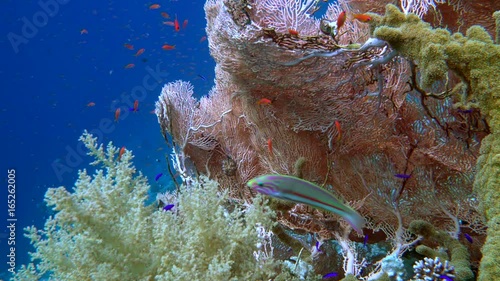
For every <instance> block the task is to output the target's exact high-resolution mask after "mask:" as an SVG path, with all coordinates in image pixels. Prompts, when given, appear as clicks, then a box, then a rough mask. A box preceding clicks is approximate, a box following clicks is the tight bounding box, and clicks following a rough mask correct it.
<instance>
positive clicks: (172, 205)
mask: <svg viewBox="0 0 500 281" xmlns="http://www.w3.org/2000/svg"><path fill="white" fill-rule="evenodd" d="M173 207H174V204H168V205H167V206H165V207H163V211H165V212H166V211H170V210H172V208H173Z"/></svg>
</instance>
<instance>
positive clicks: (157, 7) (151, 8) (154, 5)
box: [149, 4, 161, 10]
mask: <svg viewBox="0 0 500 281" xmlns="http://www.w3.org/2000/svg"><path fill="white" fill-rule="evenodd" d="M160 7H161V6H160V4H152V5H151V6H149V9H150V10H156V9H159V8H160Z"/></svg>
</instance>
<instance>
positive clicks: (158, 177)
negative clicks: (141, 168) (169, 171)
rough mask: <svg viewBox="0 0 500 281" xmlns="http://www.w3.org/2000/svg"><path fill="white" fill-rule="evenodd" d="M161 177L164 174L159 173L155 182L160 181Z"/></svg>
mask: <svg viewBox="0 0 500 281" xmlns="http://www.w3.org/2000/svg"><path fill="white" fill-rule="evenodd" d="M161 176H163V173H159V174H158V175H156V177H155V181H158V180H159V179H160V178H161Z"/></svg>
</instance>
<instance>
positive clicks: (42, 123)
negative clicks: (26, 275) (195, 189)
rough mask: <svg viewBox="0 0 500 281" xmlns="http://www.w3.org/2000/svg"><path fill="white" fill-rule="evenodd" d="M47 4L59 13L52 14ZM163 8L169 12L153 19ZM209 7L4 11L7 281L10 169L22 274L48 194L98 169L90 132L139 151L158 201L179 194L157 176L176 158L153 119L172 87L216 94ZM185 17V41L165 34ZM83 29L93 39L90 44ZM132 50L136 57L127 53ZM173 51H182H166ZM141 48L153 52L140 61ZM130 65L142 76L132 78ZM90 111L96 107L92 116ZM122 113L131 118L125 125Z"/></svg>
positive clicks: (88, 4)
mask: <svg viewBox="0 0 500 281" xmlns="http://www.w3.org/2000/svg"><path fill="white" fill-rule="evenodd" d="M41 3H50V5H48V6H47V5H46V7H45V8H44V5H41ZM155 3H158V4H160V6H161V7H160V8H159V9H156V10H151V9H149V6H150V5H151V4H155ZM203 5H204V1H201V0H199V1H168V0H167V1H165V0H162V1H161V2H154V1H153V2H148V1H138V0H130V1H96V0H94V1H75V0H69V1H63V0H59V2H56V0H53V1H41V2H38V1H4V5H3V9H1V10H0V15H1V16H0V18H1V19H2V24H1V25H0V29H1V35H2V36H1V37H0V44H1V50H2V52H1V60H0V61H1V62H2V63H1V64H0V75H1V76H0V77H1V82H2V88H1V96H2V100H1V101H0V126H1V132H2V146H1V147H2V149H3V153H2V157H1V159H2V161H1V162H0V163H1V167H0V175H1V177H2V178H3V180H2V186H1V187H0V190H1V191H0V194H1V197H0V214H1V215H0V220H1V223H0V226H1V229H0V253H1V257H0V264H1V266H0V273H2V274H3V275H0V278H5V277H6V269H7V268H8V265H7V261H8V258H7V254H9V253H10V249H9V248H10V247H12V246H13V245H10V246H9V245H8V243H9V242H8V241H9V240H8V239H7V238H8V237H9V235H10V234H11V233H10V232H9V229H8V228H7V225H8V224H9V223H10V222H8V221H7V218H8V217H7V216H8V211H9V210H8V209H9V207H8V204H7V191H8V170H9V169H14V170H15V179H14V180H15V196H16V197H15V199H16V204H15V218H16V219H17V221H16V222H15V226H16V229H15V240H14V241H15V263H16V267H18V266H20V265H21V264H25V263H27V262H28V255H27V252H28V251H29V250H33V248H32V247H31V246H30V244H29V241H28V239H26V238H24V237H23V232H24V231H23V230H22V229H23V228H24V227H26V226H29V225H35V226H37V227H39V228H42V227H43V224H44V222H45V219H46V218H47V216H48V215H49V214H50V210H49V209H48V208H47V207H46V206H45V204H44V203H43V195H44V193H45V191H46V190H47V188H49V187H57V186H61V185H63V186H66V187H67V188H71V187H72V186H73V184H74V182H75V180H76V178H77V170H78V169H83V168H89V166H88V164H87V163H88V162H89V160H90V158H89V157H87V156H85V155H82V152H81V151H82V150H81V145H79V142H78V137H79V136H80V135H81V134H82V132H83V131H84V130H85V129H86V130H89V131H92V132H94V133H95V134H96V135H97V136H99V141H100V142H104V143H107V142H109V141H112V142H113V143H114V144H115V145H116V146H118V147H122V146H125V147H127V148H128V149H131V150H133V153H134V154H135V156H136V158H135V160H134V163H135V165H136V167H137V168H138V170H139V171H141V172H142V173H143V174H145V175H146V176H147V177H148V178H149V182H150V184H151V186H152V189H153V190H152V193H154V192H156V191H158V190H164V189H165V188H166V187H167V186H169V179H168V177H166V176H164V177H162V178H160V180H159V181H158V182H155V181H154V177H155V175H156V174H158V173H160V172H165V171H166V170H165V169H166V163H165V154H166V153H168V148H167V146H166V144H165V141H164V140H163V137H162V136H161V134H160V128H159V125H158V123H157V118H156V116H155V115H154V114H152V113H151V111H152V110H153V109H154V103H155V101H156V100H157V98H158V95H159V94H160V91H161V88H162V86H163V85H164V84H165V83H168V82H172V81H175V80H178V79H182V80H188V81H191V83H193V85H194V89H195V93H196V95H197V96H202V95H206V94H207V93H208V91H209V90H210V89H211V87H212V86H213V80H214V66H215V63H214V61H213V59H212V58H211V57H210V55H209V50H208V44H207V41H203V42H200V39H201V37H203V36H205V26H206V21H205V15H204V11H203ZM161 12H166V13H168V14H169V15H170V17H171V18H170V19H166V18H164V17H163V16H162V15H161V14H160V13H161ZM175 15H177V17H178V20H179V23H180V25H181V30H180V31H179V32H176V31H175V30H174V27H172V26H169V25H165V24H163V22H164V21H173V20H174V18H175ZM185 19H187V20H188V23H187V26H186V28H185V29H183V28H182V24H183V22H184V20H185ZM82 29H86V30H87V31H88V33H87V34H85V33H84V32H83V34H82ZM125 43H128V44H131V45H133V46H134V50H129V49H127V48H125V47H124V44H125ZM163 44H170V45H175V49H174V50H169V51H166V50H162V49H161V46H162V45H163ZM141 48H144V49H145V52H144V53H143V54H142V55H140V56H138V57H135V56H134V54H135V53H136V51H137V50H139V49H141ZM130 63H133V64H135V67H134V68H130V69H125V68H124V66H125V65H127V64H130ZM199 75H202V76H203V77H205V78H206V80H204V79H202V78H200V76H199ZM134 100H138V101H139V111H138V112H129V111H128V110H127V109H128V108H129V107H132V106H133V102H134ZM90 102H93V103H95V106H87V105H88V104H89V103H90ZM118 107H120V108H121V113H122V114H121V118H120V120H119V122H117V123H115V122H114V111H115V109H116V108H118ZM90 169H93V168H90ZM11 180H13V179H11ZM11 190H12V188H11ZM10 241H13V240H10ZM11 243H12V242H11Z"/></svg>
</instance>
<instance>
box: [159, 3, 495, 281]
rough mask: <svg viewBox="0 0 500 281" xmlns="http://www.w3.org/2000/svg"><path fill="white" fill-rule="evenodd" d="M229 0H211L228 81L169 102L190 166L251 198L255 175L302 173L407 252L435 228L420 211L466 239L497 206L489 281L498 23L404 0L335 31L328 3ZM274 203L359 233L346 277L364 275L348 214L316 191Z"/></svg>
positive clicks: (315, 226) (165, 127)
mask: <svg viewBox="0 0 500 281" xmlns="http://www.w3.org/2000/svg"><path fill="white" fill-rule="evenodd" d="M226 2H227V1H226ZM226 2H222V1H216V0H210V1H207V3H206V5H205V11H206V15H207V20H208V26H207V34H208V40H209V46H210V50H211V54H212V56H213V57H214V59H215V60H216V62H217V66H216V82H217V83H216V86H215V87H214V88H213V89H212V91H211V92H210V93H209V95H208V96H206V97H203V98H201V100H200V101H199V102H197V101H196V100H195V99H194V98H193V89H192V87H191V86H190V84H189V83H186V82H182V81H176V82H173V83H170V84H168V85H167V86H165V88H164V89H163V90H162V95H161V96H160V97H159V101H158V103H157V107H156V112H157V115H158V121H159V123H160V126H161V128H162V132H163V134H164V136H165V138H166V140H167V142H168V143H169V144H170V145H171V146H172V147H173V148H174V155H173V160H174V161H173V162H174V168H175V169H176V170H179V171H180V172H181V175H183V177H184V179H185V180H189V179H190V178H192V177H193V175H195V174H196V173H197V172H200V173H204V174H207V175H209V177H210V178H213V179H216V180H217V181H218V182H219V183H220V185H221V188H223V189H227V190H229V195H230V196H231V198H233V199H234V200H242V201H243V200H251V199H252V198H253V197H254V196H255V194H253V193H252V192H250V191H249V190H248V189H247V188H246V187H245V183H246V182H247V181H248V180H250V179H251V178H253V177H256V176H258V175H262V174H285V175H296V176H299V177H301V178H303V179H306V180H308V181H311V182H314V183H316V184H317V185H319V186H322V187H324V188H325V189H327V190H329V191H331V192H332V193H335V194H336V195H337V196H338V197H340V198H341V199H343V201H344V202H347V203H349V204H350V205H351V206H353V208H355V209H357V210H358V211H359V212H360V213H362V215H364V216H365V218H366V220H367V221H368V226H367V228H368V229H370V230H372V231H373V232H372V234H373V235H374V236H376V235H377V234H376V233H377V232H378V231H382V232H383V234H384V235H382V236H378V237H379V238H378V239H379V240H378V241H381V240H384V239H389V240H391V241H392V243H393V247H394V248H393V250H392V251H390V253H388V257H390V256H392V257H394V258H397V257H400V256H401V255H402V254H403V253H404V252H405V251H406V250H408V249H411V248H413V247H414V246H415V245H416V244H417V243H419V241H420V239H422V237H420V238H415V237H412V236H411V234H410V233H409V231H408V226H409V224H410V222H411V221H414V220H419V219H423V220H425V221H427V222H429V223H430V224H432V225H439V226H440V229H441V230H443V231H448V232H449V233H450V234H449V237H450V239H455V240H457V239H458V238H459V234H460V233H461V231H463V229H465V228H469V230H470V231H473V232H474V233H475V235H478V236H484V235H485V234H486V230H485V229H486V227H485V224H486V220H488V227H489V228H488V238H487V240H486V244H485V247H484V248H483V254H484V257H483V260H482V263H481V269H480V274H481V275H480V278H482V280H489V279H488V278H490V277H488V276H490V274H493V273H492V272H494V271H495V269H494V268H493V266H494V264H498V260H495V259H496V258H495V255H494V254H493V251H495V249H497V248H495V246H494V242H493V241H494V240H495V239H498V238H497V235H499V234H498V233H499V230H498V223H497V222H496V221H497V220H498V217H499V216H498V210H497V209H496V208H497V207H496V206H499V205H500V204H498V203H497V201H495V200H497V199H496V198H497V197H495V195H494V193H497V192H498V183H497V180H496V179H497V178H498V177H496V174H497V173H498V171H497V169H495V168H494V167H495V163H496V162H497V160H498V159H496V158H497V157H495V155H496V154H498V152H497V151H496V150H497V149H498V147H500V146H499V144H497V142H498V140H497V138H496V137H495V136H496V132H498V120H497V119H498V116H500V115H499V113H498V112H497V111H498V109H497V107H498V102H496V100H495V97H496V96H495V93H498V92H500V91H499V89H498V87H499V85H498V81H500V77H499V74H498V73H499V72H498V69H500V66H499V65H498V62H499V57H500V56H499V51H498V45H495V44H494V42H493V40H492V39H491V36H490V34H488V32H487V31H486V30H485V29H483V28H481V27H479V26H472V27H470V28H469V29H468V30H467V33H466V34H465V35H462V34H461V33H455V34H451V33H450V32H449V31H448V30H445V29H440V28H433V27H432V26H431V25H430V24H428V23H426V22H425V21H422V20H421V19H420V18H419V17H418V16H417V15H414V14H405V13H402V12H400V11H399V10H398V8H397V7H395V6H392V5H388V6H387V7H386V13H385V15H377V14H373V13H369V14H367V15H366V16H368V17H369V18H370V20H369V21H368V24H366V23H361V22H359V21H353V20H349V21H347V22H346V24H345V25H344V26H343V27H341V28H340V30H338V32H334V34H336V35H335V36H334V37H332V36H329V35H322V34H320V31H319V24H318V23H319V21H318V20H316V19H314V18H313V17H310V16H308V14H310V13H311V10H313V11H314V9H315V7H314V4H313V3H314V1H298V0H261V1H234V2H238V3H239V4H234V3H232V7H239V8H238V9H239V10H238V9H236V10H235V9H234V8H231V9H229V10H230V11H232V12H231V13H228V12H227V9H226V8H225V6H224V5H225V4H224V3H226ZM359 2H363V1H347V0H342V1H338V2H337V3H336V4H330V5H329V7H328V11H327V13H326V15H325V18H326V19H328V20H330V21H334V20H335V19H336V18H337V17H338V16H339V14H340V13H341V11H347V13H348V14H352V13H354V12H364V11H366V10H368V8H366V9H363V10H361V11H360V10H359V9H357V8H354V9H356V10H353V8H351V7H357V6H356V3H359ZM422 2H424V1H416V2H415V3H422ZM430 2H432V1H430ZM435 2H443V1H435ZM280 3H281V4H280ZM286 3H288V4H289V5H285V4H286ZM364 3H365V4H367V3H368V2H367V1H364ZM427 3H429V2H427ZM240 4H242V5H240ZM243 4H244V5H243ZM282 4H283V5H282ZM351 4H353V5H352V6H351ZM407 4H408V3H407ZM226 5H227V4H226ZM440 5H441V4H436V7H437V9H439V7H440ZM406 8H407V9H406V11H412V9H413V10H414V11H420V10H419V9H420V8H419V7H406ZM427 8H428V7H427ZM431 10H433V9H432V8H431V9H426V11H431ZM234 11H238V13H234ZM235 15H237V17H238V19H235V18H233V17H235ZM242 15H244V17H245V18H248V19H249V20H250V23H245V24H241V20H240V18H241V17H242ZM420 16H423V14H421V15H420ZM487 16H488V17H490V19H492V18H491V14H490V15H487ZM481 17H484V14H481ZM492 20H493V19H492ZM490 31H492V30H491V28H490ZM318 34H319V35H318ZM359 46H361V47H359ZM263 100H265V101H266V102H265V103H262V102H261V101H263ZM480 147H481V150H480ZM228 163H231V164H232V167H234V166H235V167H236V169H235V170H232V169H231V172H230V173H228V172H227V171H228V168H227V167H228ZM476 163H477V165H476ZM476 172H477V175H476ZM473 185H474V191H475V192H476V193H474V191H473ZM479 204H481V208H482V209H480V208H479ZM271 206H272V208H273V210H275V211H276V214H277V219H278V221H279V222H280V224H281V225H282V226H285V227H286V228H287V229H290V230H293V231H296V232H300V231H306V232H310V233H314V234H315V235H317V236H318V237H319V239H320V240H321V241H324V240H328V239H332V238H334V237H335V238H337V239H339V240H340V241H345V242H346V243H345V247H343V250H344V253H345V260H346V264H348V266H346V268H344V270H345V272H346V273H347V275H346V276H356V277H361V269H362V268H363V267H365V265H363V263H362V262H361V261H360V260H359V259H357V258H356V257H355V255H352V253H353V249H352V247H351V246H350V245H349V243H347V242H348V241H349V240H354V241H356V240H357V241H359V240H360V238H359V237H356V236H355V235H354V234H353V233H348V232H347V233H346V232H345V229H346V228H345V222H343V221H342V220H339V218H338V217H336V216H334V215H332V214H329V213H325V212H321V211H317V210H313V209H311V208H308V207H307V206H304V205H300V204H297V205H294V204H288V203H283V202H276V203H275V202H273V203H272V204H271ZM483 210H484V212H483ZM483 214H485V215H486V217H484V216H483ZM485 219H486V220H485ZM280 238H282V239H283V240H284V241H286V240H289V239H288V238H287V237H286V235H281V236H280ZM372 242H373V243H375V242H377V241H372ZM288 244H289V246H290V247H292V248H295V249H296V247H297V246H295V245H296V243H294V242H289V243H288ZM489 247H492V248H489ZM311 248H312V247H311ZM377 264H378V265H380V263H377ZM467 266H468V265H467ZM384 274H386V276H387V272H385V273H384V272H383V270H382V271H381V270H380V268H377V269H375V270H374V271H373V272H371V273H366V272H365V273H364V275H365V277H366V276H368V275H370V276H373V279H370V280H375V279H376V278H383V275H384Z"/></svg>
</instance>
